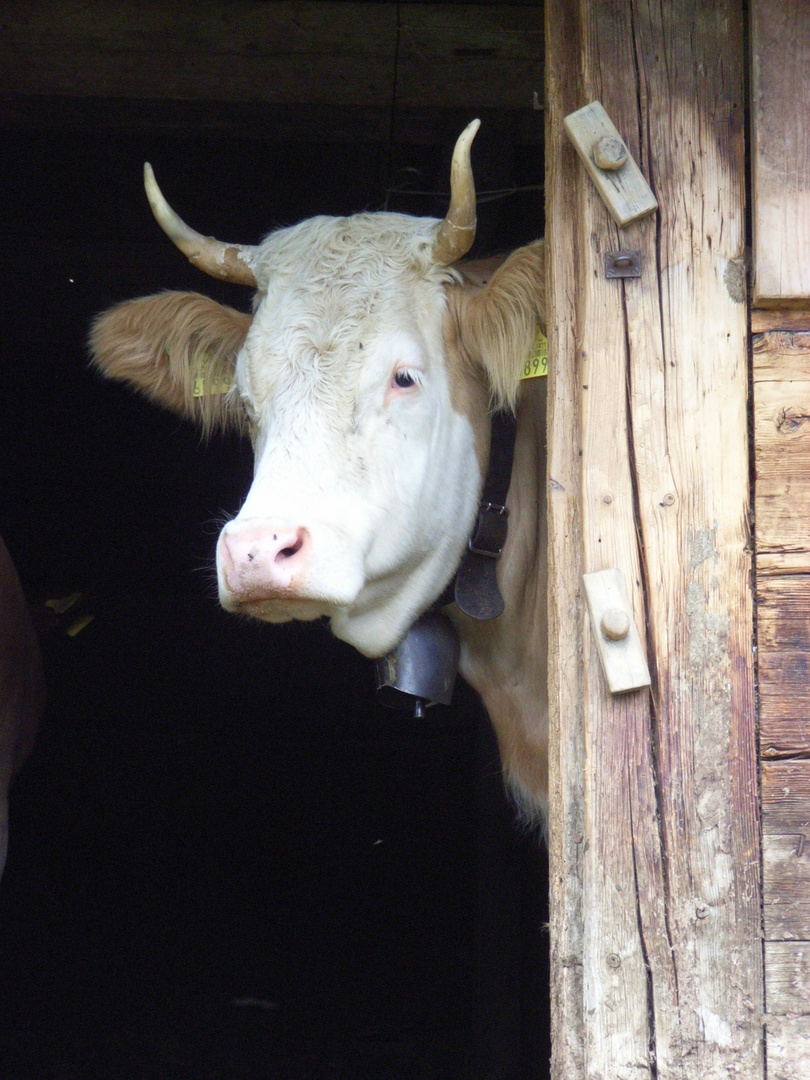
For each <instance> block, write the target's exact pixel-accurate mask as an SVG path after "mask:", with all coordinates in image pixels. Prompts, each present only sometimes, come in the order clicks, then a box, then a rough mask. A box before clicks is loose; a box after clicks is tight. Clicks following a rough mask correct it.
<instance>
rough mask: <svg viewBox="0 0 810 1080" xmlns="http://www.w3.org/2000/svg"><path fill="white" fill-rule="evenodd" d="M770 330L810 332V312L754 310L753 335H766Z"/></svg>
mask: <svg viewBox="0 0 810 1080" xmlns="http://www.w3.org/2000/svg"><path fill="white" fill-rule="evenodd" d="M769 330H787V331H793V330H810V310H809V309H808V308H782V309H781V310H780V309H778V308H773V309H770V308H754V310H753V311H752V312H751V333H752V334H764V333H767V331H769Z"/></svg>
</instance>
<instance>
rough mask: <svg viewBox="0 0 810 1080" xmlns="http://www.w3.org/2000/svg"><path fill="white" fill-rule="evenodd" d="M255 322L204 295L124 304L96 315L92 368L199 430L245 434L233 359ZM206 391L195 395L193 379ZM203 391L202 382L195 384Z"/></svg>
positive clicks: (160, 296) (176, 295) (174, 295)
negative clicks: (228, 389) (234, 389)
mask: <svg viewBox="0 0 810 1080" xmlns="http://www.w3.org/2000/svg"><path fill="white" fill-rule="evenodd" d="M251 321H252V319H251V316H250V315H245V314H243V313H242V312H240V311H235V310H234V309H233V308H230V307H225V305H223V304H218V303H216V301H214V300H211V299H209V298H208V297H207V296H201V295H199V293H181V292H164V293H159V294H157V295H156V296H144V297H141V299H139V300H127V301H125V302H124V303H122V304H118V305H116V307H114V308H110V310H109V311H105V312H103V313H102V314H101V315H98V316H97V317H96V319H95V320H94V322H93V327H92V330H91V332H90V350H91V355H92V360H93V363H94V364H95V366H96V367H97V368H98V369H99V370H100V371H101V372H102V373H103V374H104V375H107V376H108V377H109V378H111V379H120V380H122V381H123V382H126V383H128V384H129V385H130V386H133V387H135V388H136V389H137V390H140V391H142V392H143V393H144V394H146V395H147V396H148V397H150V398H152V400H153V401H156V402H158V403H159V404H160V405H163V406H165V407H166V408H167V409H171V410H172V411H173V412H176V413H179V414H180V415H181V416H185V417H188V418H190V419H192V420H194V421H195V422H196V423H197V424H199V425H200V426H201V427H202V429H203V431H204V433H205V434H206V435H208V434H210V433H211V432H212V431H215V430H217V429H225V428H230V429H232V430H242V429H243V428H244V423H245V421H244V415H243V412H242V409H241V406H240V404H239V401H238V399H237V398H235V397H234V395H233V394H229V393H222V392H221V391H222V388H223V386H226V387H227V386H230V385H231V384H232V382H233V372H234V365H235V363H236V356H237V354H238V352H239V350H240V348H241V347H242V343H243V342H244V340H245V337H246V335H247V332H248V329H249V327H250V324H251ZM200 379H201V380H202V386H203V390H204V393H203V394H202V395H201V396H198V397H197V396H195V394H194V387H195V381H198V380H200ZM198 386H199V382H198Z"/></svg>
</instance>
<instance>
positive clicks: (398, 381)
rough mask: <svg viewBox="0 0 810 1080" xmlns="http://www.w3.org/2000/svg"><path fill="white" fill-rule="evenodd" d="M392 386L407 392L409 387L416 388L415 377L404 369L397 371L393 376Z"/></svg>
mask: <svg viewBox="0 0 810 1080" xmlns="http://www.w3.org/2000/svg"><path fill="white" fill-rule="evenodd" d="M394 386H398V387H399V389H400V390H407V389H408V388H409V387H411V386H416V376H415V375H414V374H413V372H411V371H406V370H405V369H403V370H401V371H398V372H397V373H396V374H395V375H394Z"/></svg>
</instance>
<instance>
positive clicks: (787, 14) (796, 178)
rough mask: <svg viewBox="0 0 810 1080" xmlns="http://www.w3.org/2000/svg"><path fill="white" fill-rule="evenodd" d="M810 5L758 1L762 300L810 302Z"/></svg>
mask: <svg viewBox="0 0 810 1080" xmlns="http://www.w3.org/2000/svg"><path fill="white" fill-rule="evenodd" d="M808 41H810V4H808V3H807V0H752V3H751V52H752V62H751V70H752V79H751V95H752V102H751V127H752V133H753V148H752V155H751V157H752V173H753V188H754V190H753V220H754V303H755V304H756V305H757V306H760V307H786V306H792V305H795V304H800V303H805V304H806V303H807V300H808V298H810V129H808V125H807V115H808V113H809V112H810V64H808V49H807V42H808Z"/></svg>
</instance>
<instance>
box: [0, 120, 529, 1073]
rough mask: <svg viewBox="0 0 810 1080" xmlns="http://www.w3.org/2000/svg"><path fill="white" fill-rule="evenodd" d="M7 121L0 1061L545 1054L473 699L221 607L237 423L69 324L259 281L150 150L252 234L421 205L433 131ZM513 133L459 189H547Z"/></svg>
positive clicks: (236, 1063)
mask: <svg viewBox="0 0 810 1080" xmlns="http://www.w3.org/2000/svg"><path fill="white" fill-rule="evenodd" d="M152 108H154V107H152ZM135 119H136V120H137V117H136V118H135ZM465 119H469V118H465ZM460 127H461V125H459V126H458V128H457V129H455V130H454V134H457V131H458V130H460ZM0 137H1V138H2V151H3V152H2V166H1V167H0V169H1V171H0V232H1V233H2V235H1V236H0V250H2V253H3V260H2V268H1V269H0V326H1V328H2V348H3V357H2V362H1V363H0V386H1V387H2V398H1V399H0V401H1V404H0V418H1V421H2V422H1V423H0V467H1V471H0V532H2V534H3V535H4V537H5V540H6V542H7V544H8V547H9V549H10V551H11V553H12V555H13V557H14V559H15V561H16V563H17V566H18V569H19V571H20V574H21V577H22V579H23V582H24V585H25V588H26V592H27V594H28V595H29V598H30V599H31V601H32V604H33V606H34V609H35V613H36V618H37V622H38V625H39V628H40V631H41V634H42V642H43V650H44V652H45V656H46V663H47V677H48V686H49V695H50V698H49V705H48V710H47V714H46V718H45V721H44V724H43V729H42V732H41V735H40V738H39V741H38V745H37V748H36V750H35V752H34V755H33V757H32V758H31V760H30V761H29V763H28V764H27V766H26V767H25V769H24V770H23V772H22V774H21V776H20V777H19V779H18V782H17V784H16V785H15V788H14V793H13V799H12V836H11V846H10V852H9V861H8V865H7V870H6V876H5V878H4V880H3V883H2V885H0V995H2V996H1V997H0V1080H45V1078H49V1077H54V1078H59V1080H61V1078H65V1080H67V1078H73V1077H76V1078H77V1080H78V1078H81V1080H86V1078H87V1080H89V1078H96V1077H97V1078H99V1080H113V1078H115V1080H136V1078H138V1080H142V1078H143V1080H145V1078H152V1077H154V1078H155V1080H158V1078H160V1080H175V1078H177V1080H180V1078H186V1077H188V1078H189V1080H191V1078H194V1080H215V1078H216V1080H219V1078H223V1080H225V1078H231V1080H238V1078H253V1077H256V1078H258V1077H262V1078H271V1080H272V1078H275V1077H279V1078H284V1080H296V1078H300V1080H320V1078H322V1077H323V1078H327V1077H329V1078H331V1077H335V1078H347V1080H349V1078H352V1080H354V1078H356V1080H364V1078H369V1080H372V1078H374V1080H387V1078H391V1080H406V1078H407V1080H433V1078H437V1080H438V1078H447V1080H456V1078H458V1080H461V1078H470V1080H484V1078H486V1080H507V1078H508V1080H512V1078H515V1080H516V1078H521V1080H535V1078H539V1077H542V1076H544V1075H547V1060H548V1053H549V1051H548V1036H547V1001H546V1000H545V998H546V994H545V992H544V991H543V986H544V985H545V984H546V983H547V973H546V965H547V944H546V939H545V933H544V931H543V928H542V927H543V923H544V921H545V919H546V918H547V911H546V908H545V901H544V896H545V894H546V892H547V884H546V877H545V874H546V871H545V864H544V854H543V853H542V852H541V849H540V844H539V842H538V839H537V837H535V836H530V835H526V834H524V833H521V831H520V830H519V828H518V827H517V826H516V825H515V824H514V819H513V815H512V811H511V809H510V808H509V806H508V805H507V803H506V800H505V797H504V795H503V792H502V789H501V781H500V776H499V766H498V760H497V749H496V747H495V744H494V740H493V737H492V734H491V731H490V729H489V724H488V721H487V720H486V717H485V715H484V714H483V711H482V709H481V707H480V705H479V704H478V702H477V699H476V697H475V695H474V694H473V693H472V692H471V691H469V689H468V688H466V687H464V686H459V687H458V688H457V691H456V700H455V702H454V705H453V707H452V708H450V709H444V708H441V707H437V708H435V709H433V710H430V712H429V713H428V715H427V717H426V719H425V720H424V721H421V722H416V721H413V720H411V719H408V718H404V717H402V716H399V715H398V714H396V713H393V712H389V711H387V710H384V709H382V708H381V707H379V706H378V705H377V704H376V703H375V701H374V696H373V689H372V672H371V670H370V665H369V663H368V662H367V661H365V660H363V659H362V658H360V657H359V656H358V655H357V654H355V653H354V652H353V650H351V649H350V648H348V647H347V646H344V645H343V644H341V643H340V642H336V641H334V640H332V639H331V637H330V635H329V632H328V630H327V629H326V628H325V627H323V626H321V625H306V626H304V625H301V626H287V627H281V628H271V627H261V626H254V625H249V624H247V623H245V622H242V621H240V620H238V619H236V618H234V617H233V616H228V615H226V614H224V613H223V612H221V611H220V610H219V609H218V607H217V604H216V600H215V587H214V575H213V570H212V558H213V550H214V545H215V542H216V535H217V532H218V529H219V526H220V524H221V522H222V520H223V519H224V518H226V517H227V516H229V515H231V514H233V513H235V512H236V511H237V510H238V507H239V504H240V500H241V498H242V497H243V496H244V494H245V492H246V491H247V488H248V486H249V483H250V476H251V469H252V462H251V454H250V448H249V446H247V445H246V444H243V443H241V442H240V441H239V440H237V439H231V438H222V437H216V438H214V439H213V440H212V441H211V442H210V443H209V444H203V443H201V441H200V438H199V435H198V433H197V432H196V431H195V430H194V429H193V427H192V426H191V425H189V424H186V423H185V422H183V421H180V420H178V419H176V418H174V417H172V416H170V415H168V414H166V413H162V412H160V411H159V410H157V409H156V408H155V407H153V406H151V405H149V404H148V403H146V402H145V401H142V400H140V399H138V398H137V397H136V396H135V395H133V394H131V393H129V392H128V391H126V390H125V389H123V388H120V387H118V386H113V385H111V384H105V383H104V382H103V381H102V380H101V379H100V378H98V377H97V376H95V375H94V374H92V373H91V372H90V371H89V370H88V368H87V359H86V349H85V344H84V343H85V339H86V334H87V328H88V324H89V321H90V319H91V317H92V315H93V313H94V312H96V311H99V310H101V309H103V308H104V307H106V306H108V305H109V304H110V303H113V302H115V301H117V300H120V299H124V298H128V297H131V296H138V295H144V294H146V293H149V292H154V291H158V290H160V289H163V288H174V289H184V288H188V289H193V290H197V291H200V292H204V293H206V294H208V295H210V296H214V297H216V298H217V299H220V300H223V301H225V302H228V303H231V304H233V305H234V306H237V307H241V308H243V309H245V310H247V307H248V305H249V296H248V294H247V291H246V290H241V289H236V288H232V287H229V286H226V285H224V284H221V283H217V282H215V281H213V280H211V279H208V278H205V277H203V276H202V275H200V274H199V273H198V272H197V271H196V270H194V269H193V268H192V267H191V266H190V265H189V264H188V263H187V262H186V261H185V260H184V259H183V257H182V256H181V255H180V254H179V252H177V251H176V250H175V249H174V248H173V247H172V246H171V244H170V243H169V242H168V241H167V240H166V239H165V238H164V237H163V235H162V234H161V233H160V231H159V230H158V228H157V226H156V225H155V224H154V222H153V220H152V218H151V214H150V212H149V209H148V206H147V203H146V199H145V197H144V195H143V191H142V187H141V170H142V162H143V161H144V160H145V159H148V160H150V161H151V162H152V163H153V165H154V167H155V170H156V174H157V177H158V180H159V182H160V183H161V185H162V187H163V190H164V192H165V193H166V195H167V197H168V199H169V201H170V202H171V203H172V204H173V205H174V207H175V208H176V209H177V210H178V212H179V213H180V214H181V215H182V216H183V217H185V218H186V220H188V221H189V222H190V224H192V225H194V227H196V228H198V229H199V230H200V231H203V232H205V233H212V234H214V235H217V236H219V237H220V238H221V239H226V240H230V241H233V240H236V241H246V242H255V241H256V240H258V239H259V238H260V237H261V236H262V235H263V234H264V233H265V232H267V231H268V230H269V229H270V228H272V227H275V226H276V225H279V224H288V223H292V222H294V221H297V220H299V219H301V218H302V217H305V216H308V215H310V214H312V213H346V212H352V211H356V210H363V209H379V208H381V207H382V206H383V205H384V204H385V202H386V200H387V201H388V205H389V208H390V209H396V210H401V211H405V212H412V213H420V214H431V215H441V214H442V213H443V211H444V208H445V206H444V195H443V193H444V192H446V190H447V187H448V180H447V177H448V175H449V158H450V153H451V150H452V141H453V140H452V138H451V137H449V135H448V133H447V132H446V131H442V132H440V133H437V138H436V140H435V141H434V142H432V143H429V144H428V143H421V144H419V145H410V146H398V145H393V146H392V145H382V144H374V143H368V142H365V141H363V140H362V138H360V137H358V140H357V142H355V143H341V144H339V145H338V144H333V145H325V144H322V143H314V142H310V143H290V142H287V143H279V142H273V141H272V140H271V139H268V138H262V139H259V138H255V139H254V138H248V137H244V136H242V137H240V136H238V135H234V134H224V135H223V134H222V133H209V134H204V133H197V134H195V132H194V128H193V125H192V127H191V128H190V134H184V135H180V134H178V133H177V131H176V130H172V131H161V130H160V128H159V124H155V123H154V122H153V118H151V117H150V118H149V119H148V122H147V120H144V121H143V122H140V123H134V122H133V123H132V124H131V126H130V128H129V129H125V128H122V127H120V126H115V125H112V124H107V125H103V124H98V123H95V122H93V123H88V124H87V125H86V126H84V127H83V126H82V125H81V123H78V124H76V125H75V126H74V127H72V128H69V129H67V130H66V129H65V127H64V125H60V126H59V128H57V127H56V126H54V128H53V129H50V128H49V127H48V125H47V123H43V124H40V125H39V126H37V127H35V128H30V127H25V126H22V125H20V126H16V127H15V126H13V125H11V126H8V127H7V128H6V129H4V130H0ZM488 139H489V142H488ZM505 139H506V141H507V142H508V132H507V133H504V131H503V130H500V131H497V132H495V131H490V132H489V133H488V132H487V130H486V125H485V126H484V128H483V129H482V131H481V133H480V135H479V138H478V140H477V142H476V147H475V150H474V165H475V168H476V175H477V179H478V186H479V189H486V188H487V187H488V186H498V187H502V186H509V185H511V184H515V185H532V184H539V183H540V179H539V178H540V177H542V162H541V161H540V160H539V155H538V153H537V149H536V147H520V146H513V147H512V153H511V156H510V158H509V160H508V161H507V162H505V161H504V160H503V159H502V157H498V148H499V147H500V148H502V147H503V145H504V140H505ZM403 185H405V186H407V185H410V186H411V187H417V188H418V189H419V190H424V191H429V192H435V193H436V195H435V196H430V195H419V196H411V195H408V194H407V193H406V192H403V191H395V192H394V193H393V194H391V193H390V191H389V190H388V189H390V188H391V187H394V188H401V187H403ZM541 206H542V201H541V195H540V193H539V192H536V191H535V192H530V193H525V194H522V195H513V196H511V197H507V198H498V199H494V200H491V201H490V200H487V201H482V204H481V206H480V209H479V215H480V222H481V224H480V229H479V240H478V242H477V245H476V249H475V250H474V252H473V254H487V253H490V252H492V251H493V250H498V249H503V248H508V247H511V246H514V245H515V244H518V243H520V242H523V241H526V240H529V239H531V238H533V237H534V236H536V235H539V234H540V232H541V231H542V209H541ZM75 591H80V592H81V593H82V594H83V598H82V600H81V601H79V603H78V605H77V608H76V611H78V610H79V609H81V610H82V611H86V612H87V613H88V614H92V615H93V616H94V617H93V620H92V621H91V622H90V623H89V624H88V625H87V627H86V628H85V629H84V630H82V631H81V632H80V633H79V634H77V635H76V636H75V637H69V636H67V635H66V634H65V632H64V631H65V629H66V627H67V626H68V625H70V623H71V620H72V616H69V617H66V618H64V619H63V620H61V621H58V620H56V619H55V618H54V617H53V615H52V613H51V611H50V610H49V609H48V608H47V607H45V601H46V600H48V599H53V598H57V597H63V596H65V595H68V594H71V593H73V592H75ZM74 613H75V612H74Z"/></svg>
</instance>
